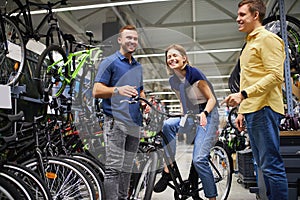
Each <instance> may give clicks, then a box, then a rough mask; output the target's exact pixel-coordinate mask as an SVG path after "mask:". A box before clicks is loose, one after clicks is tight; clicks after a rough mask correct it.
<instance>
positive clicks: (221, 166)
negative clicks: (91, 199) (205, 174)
mask: <svg viewBox="0 0 300 200" xmlns="http://www.w3.org/2000/svg"><path fill="white" fill-rule="evenodd" d="M210 155H211V161H212V163H213V164H214V167H215V168H214V167H212V172H213V174H214V177H215V181H216V186H217V191H218V197H217V199H218V200H226V199H227V198H228V195H229V192H230V188H231V181H232V171H231V163H230V159H229V156H228V153H227V152H226V150H225V149H223V148H222V147H220V146H214V147H213V148H212V149H211V153H210Z"/></svg>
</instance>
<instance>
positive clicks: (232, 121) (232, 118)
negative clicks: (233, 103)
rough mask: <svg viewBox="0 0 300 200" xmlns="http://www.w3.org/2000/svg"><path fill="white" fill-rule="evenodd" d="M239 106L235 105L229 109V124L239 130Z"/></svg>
mask: <svg viewBox="0 0 300 200" xmlns="http://www.w3.org/2000/svg"><path fill="white" fill-rule="evenodd" d="M237 111H238V107H234V108H232V109H231V110H230V111H229V114H228V122H229V125H230V126H231V128H234V129H236V130H237V127H236V125H235V119H236V118H237V116H238V113H237Z"/></svg>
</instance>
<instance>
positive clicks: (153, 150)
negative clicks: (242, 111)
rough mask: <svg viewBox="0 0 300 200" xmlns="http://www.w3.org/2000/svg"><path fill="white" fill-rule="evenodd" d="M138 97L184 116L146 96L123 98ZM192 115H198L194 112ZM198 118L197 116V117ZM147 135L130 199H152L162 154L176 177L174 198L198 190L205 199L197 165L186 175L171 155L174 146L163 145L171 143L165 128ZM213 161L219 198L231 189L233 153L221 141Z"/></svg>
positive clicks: (139, 153)
mask: <svg viewBox="0 0 300 200" xmlns="http://www.w3.org/2000/svg"><path fill="white" fill-rule="evenodd" d="M138 101H144V102H145V103H147V104H148V105H149V106H150V107H151V108H152V110H154V111H155V112H157V113H159V114H160V115H163V116H165V117H178V116H182V115H176V114H169V113H166V112H163V111H160V110H158V109H156V107H155V106H153V104H152V103H150V102H149V101H148V100H146V99H144V98H142V97H136V98H132V99H131V100H123V101H122V102H128V103H137V102H138ZM191 116H195V115H192V114H191ZM195 120H197V119H196V117H195ZM145 139H146V140H145V141H144V142H141V144H140V148H139V152H138V154H137V159H135V162H136V163H135V165H136V166H138V171H137V172H135V173H133V178H135V180H132V181H133V182H132V185H131V188H130V192H131V196H130V199H144V200H149V199H151V196H152V191H153V187H154V183H155V179H156V175H157V172H158V171H159V167H160V166H161V163H160V161H161V160H160V159H159V158H160V156H161V155H162V156H163V158H164V162H165V163H166V164H167V166H168V169H169V172H170V175H171V177H172V181H171V182H170V183H169V184H168V186H169V187H170V188H172V189H173V190H174V199H176V200H183V199H188V198H190V197H192V196H196V194H199V196H200V198H202V199H203V198H204V193H203V187H202V183H201V180H200V179H198V178H196V179H195V177H198V175H197V173H196V171H195V169H194V167H193V165H192V164H191V168H190V175H189V177H188V179H183V177H182V175H181V173H180V170H179V168H178V165H177V163H176V160H175V159H174V158H173V159H169V158H168V156H167V155H168V154H167V152H171V149H170V146H167V151H164V150H163V148H162V141H164V142H166V143H167V139H166V138H165V136H164V135H163V134H162V132H161V130H160V131H158V132H157V134H156V135H153V136H151V137H148V138H147V137H146V138H145ZM169 155H171V154H169ZM209 163H210V166H211V168H212V172H213V174H214V178H215V183H216V185H217V190H218V194H219V196H218V197H217V199H222V200H225V199H227V197H228V195H229V192H230V187H231V181H232V172H233V171H232V167H231V166H232V163H231V161H230V158H229V155H228V153H227V152H226V150H225V149H224V148H223V147H222V144H220V142H218V143H217V144H216V145H215V146H214V147H213V148H212V149H211V153H210V159H209ZM195 184H196V187H195Z"/></svg>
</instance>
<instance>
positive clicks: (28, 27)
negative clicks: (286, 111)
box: [8, 0, 66, 44]
mask: <svg viewBox="0 0 300 200" xmlns="http://www.w3.org/2000/svg"><path fill="white" fill-rule="evenodd" d="M13 1H14V2H15V3H16V4H17V6H18V8H16V9H14V10H12V11H10V12H9V13H8V16H15V17H16V18H18V19H20V16H22V17H23V19H24V22H23V21H22V20H18V23H20V24H21V25H22V26H23V28H24V29H22V28H20V30H21V32H22V34H23V37H28V38H26V39H29V38H34V39H35V40H36V41H39V39H40V38H41V37H46V36H47V34H45V35H41V34H40V30H41V28H42V26H43V25H44V24H46V22H47V21H49V22H50V21H51V20H54V21H55V22H57V19H55V18H54V16H53V12H52V7H54V6H55V5H57V4H59V3H60V4H62V5H63V4H64V3H65V2H66V1H58V2H56V3H48V4H42V3H41V4H39V3H34V2H31V1H29V0H26V2H25V4H24V5H23V4H22V3H21V2H20V0H13ZM31 6H36V7H38V8H41V9H46V10H47V11H48V12H47V13H46V14H45V16H44V17H43V18H42V20H41V21H40V22H39V23H38V25H37V27H36V28H34V27H33V24H32V18H31V9H30V7H31ZM50 24H51V26H52V23H50ZM60 39H61V38H59V40H60ZM59 42H60V44H61V41H59Z"/></svg>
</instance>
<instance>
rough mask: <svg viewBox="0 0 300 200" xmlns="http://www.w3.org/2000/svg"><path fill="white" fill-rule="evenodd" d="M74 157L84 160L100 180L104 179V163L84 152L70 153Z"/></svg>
mask: <svg viewBox="0 0 300 200" xmlns="http://www.w3.org/2000/svg"><path fill="white" fill-rule="evenodd" d="M72 156H73V157H74V158H78V159H80V160H82V161H84V162H85V163H86V164H88V165H90V166H91V167H92V168H93V169H94V170H95V171H96V172H97V174H98V175H99V176H100V179H101V181H104V176H105V168H104V165H103V164H102V163H101V162H100V161H99V160H97V159H95V158H94V157H92V156H88V155H86V154H84V153H72Z"/></svg>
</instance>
